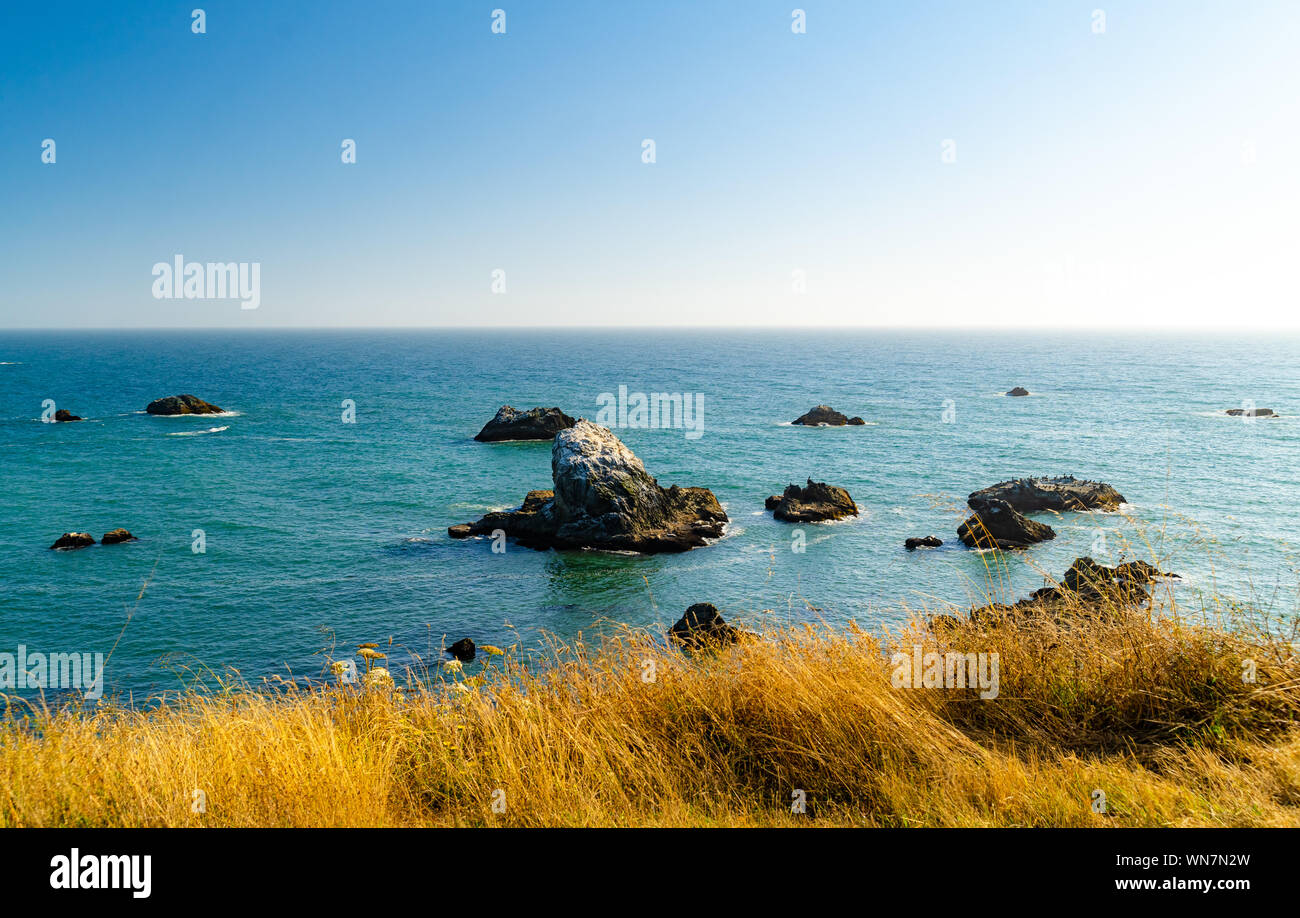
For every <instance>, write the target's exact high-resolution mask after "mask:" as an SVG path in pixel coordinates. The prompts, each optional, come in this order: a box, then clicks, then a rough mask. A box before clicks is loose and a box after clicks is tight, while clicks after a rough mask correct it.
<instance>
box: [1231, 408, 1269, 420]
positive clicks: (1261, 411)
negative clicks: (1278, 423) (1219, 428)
mask: <svg viewBox="0 0 1300 918" xmlns="http://www.w3.org/2000/svg"><path fill="white" fill-rule="evenodd" d="M1228 416H1229V417H1234V418H1276V417H1281V415H1279V414H1277V413H1276V412H1275V411H1274V410H1273V409H1272V408H1255V409H1253V410H1252V409H1249V408H1229V409H1228Z"/></svg>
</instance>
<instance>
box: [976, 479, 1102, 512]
mask: <svg viewBox="0 0 1300 918" xmlns="http://www.w3.org/2000/svg"><path fill="white" fill-rule="evenodd" d="M970 499H971V500H977V499H978V500H1002V501H1006V502H1007V503H1008V504H1009V505H1010V506H1011V509H1013V510H1015V511H1016V512H1017V513H1037V512H1039V511H1041V510H1055V511H1058V512H1060V511H1065V510H1118V509H1119V506H1120V504H1122V503H1124V495H1123V494H1121V493H1119V492H1118V491H1116V490H1115V489H1114V488H1112V487H1111V486H1110V485H1108V484H1105V483H1103V482H1100V481H1084V480H1081V479H1077V478H1075V477H1074V476H1073V475H1065V476H1061V477H1059V478H1017V479H1015V480H1014V481H1002V482H998V483H997V484H995V485H990V486H989V487H987V488H981V489H980V490H978V491H976V492H974V493H973V494H971V496H970Z"/></svg>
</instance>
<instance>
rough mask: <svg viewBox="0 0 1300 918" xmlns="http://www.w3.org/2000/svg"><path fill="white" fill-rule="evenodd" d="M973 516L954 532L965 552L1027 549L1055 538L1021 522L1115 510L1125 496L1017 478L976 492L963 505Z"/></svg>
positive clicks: (1101, 488)
mask: <svg viewBox="0 0 1300 918" xmlns="http://www.w3.org/2000/svg"><path fill="white" fill-rule="evenodd" d="M966 503H967V505H968V506H969V507H970V509H971V510H972V511H973V514H972V515H971V516H970V517H969V518H968V519H967V520H966V521H965V522H963V523H962V524H961V525H960V526H959V527H957V537H958V538H959V539H961V541H962V544H963V545H966V546H967V547H968V548H1002V549H1009V548H1027V547H1028V546H1030V545H1033V544H1035V543H1037V542H1045V541H1047V540H1048V539H1054V538H1056V531H1055V530H1054V529H1052V527H1051V526H1048V525H1046V524H1045V523H1039V522H1037V521H1036V520H1031V519H1029V518H1028V517H1026V516H1025V514H1026V513H1039V512H1042V511H1052V512H1057V513H1060V512H1064V511H1069V510H1107V511H1113V510H1118V509H1119V508H1120V505H1121V504H1123V503H1124V495H1123V494H1120V493H1119V492H1118V491H1116V490H1115V489H1114V488H1112V487H1111V486H1110V485H1108V484H1105V483H1104V482H1100V481H1087V480H1083V479H1078V478H1075V477H1074V476H1072V475H1066V476H1062V477H1058V478H1017V479H1014V480H1012V481H1002V482H998V483H997V484H995V485H990V486H989V487H987V488H981V489H980V490H978V491H975V492H974V493H972V494H971V495H970V497H969V498H967V500H966Z"/></svg>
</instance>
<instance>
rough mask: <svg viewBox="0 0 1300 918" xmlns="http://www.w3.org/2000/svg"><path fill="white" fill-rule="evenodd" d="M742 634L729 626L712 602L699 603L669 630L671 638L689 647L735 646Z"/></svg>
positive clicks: (688, 610)
mask: <svg viewBox="0 0 1300 918" xmlns="http://www.w3.org/2000/svg"><path fill="white" fill-rule="evenodd" d="M742 633H743V632H741V631H740V630H739V629H738V628H734V627H732V626H731V625H728V624H727V623H726V622H725V621H724V620H723V618H722V613H720V612H719V611H718V607H717V606H715V605H714V604H713V603H711V602H697V603H696V604H695V605H693V606H691V607H690V608H689V609H687V610H686V614H685V615H683V616H682V617H681V618H679V619H678V620H677V623H676V624H675V625H673V626H672V627H671V628H669V629H668V636H669V637H670V638H672V639H673V640H674V641H677V642H678V643H679V644H684V645H686V646H689V647H704V646H708V645H710V644H713V645H717V644H733V643H735V642H736V641H738V640H740V637H741V634H742Z"/></svg>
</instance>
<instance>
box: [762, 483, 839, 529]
mask: <svg viewBox="0 0 1300 918" xmlns="http://www.w3.org/2000/svg"><path fill="white" fill-rule="evenodd" d="M764 506H765V507H767V509H768V510H771V511H772V516H774V517H776V518H777V519H778V520H782V521H783V522H786V523H819V522H822V521H824V520H841V519H844V517H846V516H857V515H858V505H857V504H855V503H854V502H853V498H852V497H850V496H849V492H848V491H846V490H844V489H843V488H837V487H835V486H834V485H828V484H826V482H824V481H813V480H812V479H811V478H809V479H808V484H807V485H806V486H805V487H802V488H801V487H799V486H798V485H793V484H792V485H789V486H788V487H787V488H786V489H785V493H783V494H780V495H776V494H774V495H772V496H771V497H769V498H768V499H767V500H766V501H765V502H764Z"/></svg>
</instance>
